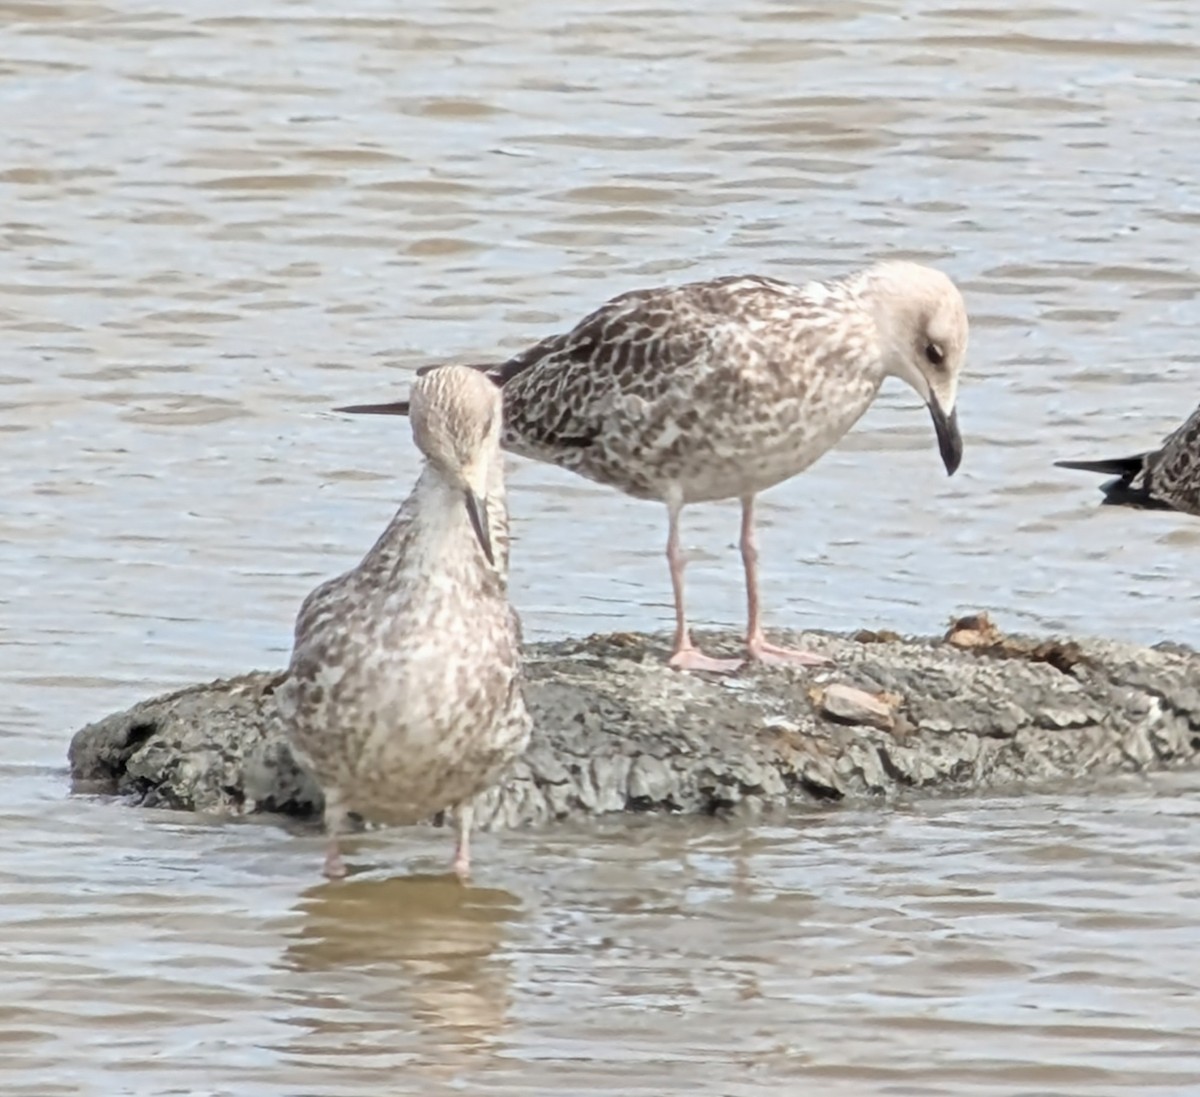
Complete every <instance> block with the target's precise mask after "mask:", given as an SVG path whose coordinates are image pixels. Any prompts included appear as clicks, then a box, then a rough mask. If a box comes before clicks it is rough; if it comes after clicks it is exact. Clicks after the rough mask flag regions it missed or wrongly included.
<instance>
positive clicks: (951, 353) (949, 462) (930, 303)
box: [860, 260, 968, 475]
mask: <svg viewBox="0 0 1200 1097" xmlns="http://www.w3.org/2000/svg"><path fill="white" fill-rule="evenodd" d="M860 277H861V278H862V282H863V284H864V289H865V292H864V299H865V300H866V301H867V303H868V307H869V308H870V309H871V311H872V313H873V315H874V318H875V324H876V327H877V328H878V330H879V335H880V338H881V340H882V342H883V347H882V358H883V369H884V372H885V373H886V374H890V375H891V376H893V377H899V378H900V379H901V380H902V381H905V382H907V383H908V384H909V385H911V386H912V388H913V389H914V390H915V391H916V393H917V395H918V396H920V397H921V399H922V400H924V401H925V403H926V405H927V406H928V407H929V413H930V415H931V416H932V417H933V426H934V430H935V431H936V432H937V439H938V448H939V449H940V450H941V454H942V461H943V462H944V463H945V466H946V471H947V472H948V473H950V474H951V475H953V473H954V470H955V469H957V468H958V465H959V462H960V461H961V460H962V436H961V435H960V434H959V432H958V415H957V412H956V411H955V401H956V400H957V398H958V376H959V372H960V371H961V370H962V366H963V362H964V360H965V359H966V356H967V334H968V332H967V329H968V324H967V307H966V304H965V303H964V302H963V298H962V294H961V293H960V292H959V290H958V287H957V286H956V285H955V284H954V283H953V282H952V281H951V280H950V279H949V278H948V277H947V276H946V275H945V274H943V273H942V272H941V271H940V270H934V269H933V268H932V267H923V266H921V265H920V264H918V263H908V262H904V261H901V260H888V261H886V262H882V263H876V264H875V265H874V266H872V267H868V268H867V269H866V270H865V271H863V272H862V274H861V276H860Z"/></svg>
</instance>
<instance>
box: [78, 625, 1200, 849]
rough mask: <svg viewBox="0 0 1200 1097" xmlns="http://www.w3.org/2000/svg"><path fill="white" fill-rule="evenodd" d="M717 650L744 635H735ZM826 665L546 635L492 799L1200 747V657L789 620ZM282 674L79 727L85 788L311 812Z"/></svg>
mask: <svg viewBox="0 0 1200 1097" xmlns="http://www.w3.org/2000/svg"><path fill="white" fill-rule="evenodd" d="M703 642H704V644H705V646H706V647H708V648H711V649H713V650H717V651H723V652H728V653H729V654H735V653H736V652H737V651H738V647H737V640H736V638H735V637H733V636H731V635H730V636H726V635H719V634H718V635H714V634H710V635H707V636H705V637H703ZM785 642H789V643H796V644H801V645H803V646H805V647H810V648H812V649H814V650H817V651H820V652H822V653H823V654H826V655H828V656H829V657H830V658H831V659H833V661H834V663H833V666H831V667H830V668H827V669H826V668H822V669H819V670H792V669H777V668H764V667H751V668H748V669H745V670H743V671H741V672H739V673H738V674H736V675H732V676H724V677H718V676H708V675H686V674H678V673H675V672H673V671H670V670H668V669H666V667H665V666H664V665H663V664H664V659H665V657H666V651H667V637H665V636H654V635H651V636H644V635H633V634H617V635H611V636H594V637H590V638H588V639H586V640H566V641H559V642H555V643H540V644H532V645H530V646H529V647H528V649H527V652H526V656H527V664H526V677H527V685H526V698H527V701H528V704H529V708H530V710H531V711H532V713H533V715H534V724H535V730H534V736H533V742H532V744H531V746H530V749H529V751H528V753H527V754H526V756H525V757H524V758H523V759H522V760H521V761H520V762H519V763H518V764H517V765H516V766H515V767H514V769H513V770H512V772H511V774H510V776H509V778H508V779H507V780H506V781H505V782H504V784H503V785H502V786H501V787H499V788H497V789H495V790H493V791H492V792H491V793H489V794H488V795H487V796H486V797H485V798H484V799H483V801H482V802H481V803H480V805H479V812H478V815H477V819H478V822H479V824H480V825H482V826H485V827H512V826H520V825H526V824H533V823H544V822H549V821H553V820H558V819H565V818H570V817H578V816H585V815H595V814H600V813H606V812H621V811H671V812H696V813H707V814H714V813H724V812H742V811H746V812H753V811H755V810H757V809H759V808H762V807H765V806H769V805H780V804H785V803H788V802H804V801H812V800H842V799H855V798H857V799H862V798H868V797H880V796H886V795H888V794H892V793H896V792H898V791H901V790H912V789H916V790H928V791H952V790H960V791H966V790H974V789H986V788H996V787H1001V786H1008V787H1012V786H1016V785H1023V784H1024V785H1028V784H1037V785H1045V784H1046V783H1051V782H1062V781H1066V780H1074V779H1079V778H1082V777H1084V776H1085V775H1102V774H1111V773H1116V772H1122V771H1125V772H1128V771H1138V770H1150V769H1159V768H1167V767H1181V766H1187V765H1196V764H1198V763H1200V655H1198V654H1196V653H1195V652H1192V651H1189V650H1186V649H1182V648H1175V647H1170V646H1167V645H1163V646H1160V647H1156V648H1140V647H1135V646H1131V645H1128V644H1121V643H1115V642H1111V641H1106V640H1099V639H1097V640H1047V639H1044V638H1043V639H1038V638H1032V637H1026V636H1013V635H1002V634H1001V633H999V632H998V631H997V630H996V629H995V628H994V627H993V626H992V625H991V623H990V622H989V621H988V620H987V618H986V616H984V615H981V616H979V617H973V618H964V619H963V620H961V621H958V622H956V623H955V624H954V625H953V626H952V627H951V629H950V630H949V632H948V633H947V634H946V635H945V636H944V637H940V638H926V639H921V638H901V637H899V636H895V635H893V634H888V633H872V632H859V633H857V634H855V635H853V636H836V635H823V634H816V633H805V634H803V635H802V636H801V635H795V636H788V637H785ZM281 678H282V675H281V674H280V673H278V672H276V673H270V672H256V673H251V674H247V675H243V676H241V677H238V678H231V679H226V680H222V681H217V682H211V683H208V684H205V685H195V686H190V687H188V688H186V689H182V690H179V691H177V692H175V693H171V694H168V695H166V696H162V697H156V698H152V699H150V700H147V701H143V702H141V703H140V704H137V705H135V706H134V707H133V708H131V709H129V710H127V711H125V712H120V713H115V714H114V715H111V716H109V717H107V718H105V719H103V720H100V721H98V722H97V723H94V724H89V725H88V726H87V727H85V728H82V729H81V730H80V731H78V732H77V733H76V734H75V736H74V738H73V740H72V742H71V746H70V754H69V757H70V764H71V775H72V782H73V788H74V790H75V791H76V792H82V793H108V794H116V795H120V796H124V797H127V798H129V799H130V800H131V801H134V802H136V803H140V804H143V805H146V806H155V807H173V808H179V809H184V810H194V811H204V812H232V813H243V812H255V811H270V812H283V813H286V814H290V815H297V816H310V815H313V814H314V813H315V812H317V811H318V810H319V807H320V792H319V790H318V789H317V788H316V787H315V786H314V784H313V782H312V781H311V779H310V778H309V777H308V776H307V775H306V774H305V773H304V772H302V771H301V770H300V769H299V768H298V767H297V766H296V764H295V763H294V762H293V760H292V757H291V755H290V753H289V751H288V748H287V745H286V743H285V742H284V740H283V737H282V735H281V732H280V729H279V727H278V721H277V718H276V714H275V709H274V701H273V692H274V688H275V686H276V685H277V684H278V682H279V681H280V680H281Z"/></svg>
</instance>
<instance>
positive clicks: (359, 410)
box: [333, 400, 408, 415]
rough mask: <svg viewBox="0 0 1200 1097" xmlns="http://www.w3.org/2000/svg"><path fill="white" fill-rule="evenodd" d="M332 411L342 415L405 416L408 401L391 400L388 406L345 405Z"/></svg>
mask: <svg viewBox="0 0 1200 1097" xmlns="http://www.w3.org/2000/svg"><path fill="white" fill-rule="evenodd" d="M333 410H334V411H340V412H342V413H343V414H344V415H407V414H408V401H407V400H393V401H392V402H391V403H390V404H347V405H346V406H345V407H341V408H334V409H333Z"/></svg>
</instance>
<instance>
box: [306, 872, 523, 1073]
mask: <svg viewBox="0 0 1200 1097" xmlns="http://www.w3.org/2000/svg"><path fill="white" fill-rule="evenodd" d="M298 911H299V912H300V913H301V914H302V915H303V922H302V924H301V925H300V927H299V929H298V930H297V931H296V932H295V934H294V936H293V939H292V941H291V943H290V944H289V945H288V947H287V949H286V951H285V954H284V957H283V963H284V966H285V967H286V968H287V969H289V970H290V971H293V972H302V973H304V975H305V978H304V980H303V984H302V987H303V989H302V990H299V992H298V995H297V998H298V999H299V1000H297V1001H296V1002H295V1004H296V1005H297V1006H298V1007H300V1008H299V1009H298V1011H297V1014H296V1015H293V1021H294V1022H295V1023H296V1024H298V1025H299V1026H301V1027H303V1028H306V1029H307V1030H308V1032H307V1035H306V1037H305V1038H304V1039H303V1040H302V1041H300V1044H301V1045H302V1046H299V1047H298V1046H296V1045H295V1044H293V1045H292V1047H291V1049H290V1050H291V1052H292V1053H293V1054H295V1053H297V1052H300V1053H301V1054H302V1055H303V1057H304V1058H305V1059H307V1060H309V1061H310V1063H311V1062H312V1061H313V1060H314V1059H317V1060H323V1061H325V1062H327V1063H328V1062H330V1061H332V1060H334V1059H336V1060H337V1061H338V1062H340V1064H341V1066H340V1067H339V1069H342V1068H345V1067H351V1063H350V1062H347V1059H350V1060H353V1059H354V1058H355V1056H356V1055H359V1056H361V1058H362V1063H361V1066H362V1067H363V1068H364V1069H366V1068H367V1067H368V1066H370V1067H372V1068H378V1067H379V1066H380V1065H381V1062H380V1056H383V1057H384V1058H385V1059H388V1060H391V1061H392V1062H393V1063H394V1064H395V1065H396V1066H401V1065H404V1066H405V1067H406V1068H409V1069H411V1068H412V1067H414V1066H417V1065H420V1064H424V1065H426V1066H428V1067H429V1068H430V1070H431V1071H433V1073H434V1075H436V1076H437V1077H438V1078H440V1079H441V1080H443V1081H444V1080H446V1079H447V1078H449V1077H451V1076H453V1075H454V1074H456V1073H457V1072H458V1071H460V1070H462V1069H468V1068H472V1067H475V1068H477V1067H478V1066H479V1065H480V1064H479V1061H478V1058H477V1053H478V1052H480V1051H487V1050H489V1049H490V1047H491V1046H492V1044H493V1043H494V1041H495V1038H496V1036H497V1035H498V1034H499V1033H500V1032H501V1031H502V1029H503V1028H504V1026H505V1023H506V1013H507V1009H508V999H509V983H510V980H511V972H510V962H509V960H508V959H507V958H506V957H505V956H504V950H503V948H502V946H503V945H504V944H505V942H506V939H507V938H508V936H509V933H510V927H511V926H512V925H513V924H514V923H517V922H519V921H521V920H522V918H523V916H524V915H523V912H522V910H521V904H520V901H519V900H518V899H517V897H516V896H515V895H513V894H512V893H511V892H508V891H504V890H503V889H500V888H480V887H463V885H462V884H461V883H460V882H459V881H458V879H456V878H455V877H454V876H451V875H443V876H407V877H400V878H393V879H370V878H365V879H364V878H359V879H351V880H348V881H341V882H337V883H321V884H318V885H315V886H314V887H311V888H309V889H308V890H307V891H305V892H303V893H302V895H301V898H300V902H299V905H298ZM455 1050H456V1051H458V1052H460V1053H461V1054H458V1055H454V1054H449V1055H448V1054H447V1053H448V1052H452V1051H455Z"/></svg>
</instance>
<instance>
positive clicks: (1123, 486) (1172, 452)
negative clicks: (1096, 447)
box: [1055, 408, 1200, 515]
mask: <svg viewBox="0 0 1200 1097" xmlns="http://www.w3.org/2000/svg"><path fill="white" fill-rule="evenodd" d="M1055 464H1056V465H1057V466H1058V467H1059V468H1064V469H1082V470H1083V471H1084V472H1101V473H1104V474H1105V475H1108V476H1115V477H1116V479H1115V480H1110V481H1108V483H1106V484H1105V485H1104V486H1103V487H1102V488H1101V490H1102V491H1103V492H1104V502H1105V503H1109V504H1112V505H1114V506H1122V507H1138V508H1141V509H1143V510H1178V511H1182V512H1183V513H1184V514H1196V515H1200V408H1197V409H1196V410H1195V411H1194V412H1192V417H1191V418H1190V419H1188V420H1187V422H1185V423H1184V424H1183V425H1182V426H1181V427H1178V428H1177V429H1176V430H1175V431H1174V433H1172V434H1169V435H1168V436H1167V439H1166V441H1164V442H1163V444H1162V445H1161V446H1160V447H1159V448H1158V449H1156V450H1150V451H1149V452H1148V453H1138V454H1135V455H1134V456H1133V457H1113V458H1110V459H1108V460H1106V461H1055Z"/></svg>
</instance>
